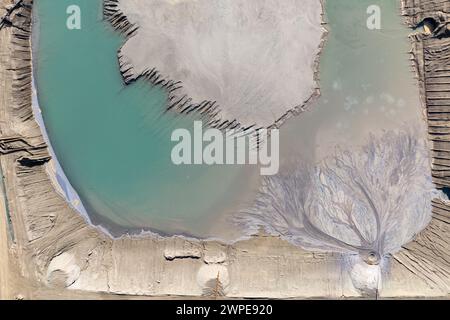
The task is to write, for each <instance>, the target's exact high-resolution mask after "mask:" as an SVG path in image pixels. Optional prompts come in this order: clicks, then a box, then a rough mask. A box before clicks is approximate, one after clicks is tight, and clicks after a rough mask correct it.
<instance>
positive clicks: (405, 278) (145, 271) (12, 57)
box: [0, 0, 450, 299]
mask: <svg viewBox="0 0 450 320" xmlns="http://www.w3.org/2000/svg"><path fill="white" fill-rule="evenodd" d="M8 2H9V0H8V1H7V0H0V7H2V6H3V5H4V4H5V3H8ZM23 3H24V4H25V5H31V1H30V0H24V1H23ZM18 13H20V15H17V16H16V17H15V18H14V23H16V24H18V25H20V26H21V27H22V28H23V29H24V30H25V31H21V30H20V29H17V28H9V27H7V28H2V29H1V30H0V32H1V36H0V42H1V44H0V57H1V60H0V61H1V64H0V92H2V93H4V95H3V96H2V98H1V99H0V115H1V117H2V118H1V120H2V121H1V122H0V133H1V136H0V143H1V144H0V146H1V156H0V161H1V164H2V168H3V173H4V175H5V183H6V193H7V198H8V199H9V207H10V208H11V218H12V225H13V229H14V234H15V240H14V242H13V243H7V245H5V240H4V237H1V238H0V241H2V244H1V245H0V264H1V268H0V282H1V284H2V285H3V288H4V287H5V286H6V287H7V291H6V292H5V291H2V298H5V296H6V297H7V298H14V297H16V298H20V297H23V298H27V299H29V298H35V299H39V298H130V296H117V294H127V295H144V296H146V297H148V296H165V295H176V296H186V295H189V296H199V295H201V294H202V293H203V290H204V288H205V283H206V282H208V280H211V279H215V278H216V277H217V272H218V271H219V272H220V274H221V276H220V277H221V281H222V282H223V284H224V286H225V293H226V295H227V297H230V298H231V297H272V298H277V297H296V298H307V297H334V298H348V297H359V296H360V295H361V293H360V292H359V291H358V290H356V289H355V288H354V287H353V284H352V281H351V278H350V275H349V270H348V269H347V268H346V265H345V264H344V263H343V261H342V257H341V256H339V255H333V254H324V253H315V252H307V251H304V250H302V249H299V248H297V247H294V246H292V245H290V244H288V243H287V242H285V241H282V240H281V239H279V238H277V237H272V236H267V235H264V234H259V235H257V236H254V237H252V238H251V239H248V240H243V241H239V242H237V243H235V244H233V245H226V244H221V243H218V242H212V241H191V240H187V239H183V238H179V237H172V238H155V237H142V238H136V237H135V238H131V237H123V238H121V239H111V238H109V237H108V236H106V235H105V234H103V233H102V232H101V231H99V230H97V229H95V228H93V227H92V226H90V225H88V224H87V223H86V222H85V221H84V220H83V218H82V217H81V216H80V215H79V214H78V213H77V212H76V211H75V210H73V209H72V208H71V207H69V206H68V204H67V203H66V202H65V201H64V199H63V197H61V196H60V195H59V194H58V193H57V192H56V191H55V188H54V187H53V185H52V182H51V179H50V178H49V176H48V174H49V173H51V170H47V168H46V166H47V163H48V161H49V159H48V151H47V149H46V148H42V136H41V135H40V131H39V128H38V127H37V125H36V122H35V121H34V120H33V117H32V113H31V72H30V71H31V69H30V67H31V65H30V59H29V58H30V43H29V40H30V39H29V35H30V34H29V32H28V31H27V30H29V23H30V21H29V18H30V14H31V12H30V11H29V9H27V8H26V7H22V8H20V9H19V10H18ZM14 50H20V53H19V52H17V51H15V52H14ZM5 79H6V80H7V81H5ZM11 79H14V81H10V80H11ZM13 83H14V85H15V86H14V88H16V89H17V88H18V89H19V90H14V89H13ZM11 137H16V138H15V139H11ZM24 160H26V161H24ZM434 207H435V213H434V217H433V221H432V223H431V224H430V226H429V227H428V228H427V229H426V230H425V231H424V232H423V233H421V235H420V236H419V237H418V238H417V240H416V241H414V242H413V243H411V244H408V245H407V246H405V250H402V251H400V252H399V253H398V254H396V255H395V256H394V257H393V259H390V260H389V264H390V266H389V269H388V270H389V272H388V273H387V274H385V275H384V277H383V281H382V287H381V288H380V291H379V293H378V294H379V296H381V297H417V296H427V297H445V296H447V295H448V292H449V284H448V281H449V277H448V275H449V270H448V241H449V235H450V230H449V223H448V219H449V212H450V211H449V209H448V208H449V207H450V206H449V205H448V204H447V203H443V202H436V203H434ZM0 214H1V218H0V221H1V223H0V228H1V229H0V234H2V235H4V234H6V232H7V230H6V223H5V221H6V220H5V217H6V213H5V212H4V210H2V212H0ZM6 256H8V257H9V259H5V257H6ZM8 260H9V263H14V264H15V265H16V267H14V268H8V267H5V265H6V264H7V263H8ZM5 273H6V275H5ZM5 277H7V278H8V279H9V280H11V281H5ZM67 288H68V289H67ZM2 290H4V289H2Z"/></svg>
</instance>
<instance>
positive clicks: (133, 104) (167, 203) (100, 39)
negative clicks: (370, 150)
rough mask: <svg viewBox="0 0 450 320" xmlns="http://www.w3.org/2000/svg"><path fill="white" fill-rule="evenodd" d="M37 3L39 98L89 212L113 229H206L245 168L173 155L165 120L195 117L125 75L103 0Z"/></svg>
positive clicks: (245, 178)
mask: <svg viewBox="0 0 450 320" xmlns="http://www.w3.org/2000/svg"><path fill="white" fill-rule="evenodd" d="M35 3H36V8H35V9H37V14H38V18H39V43H38V47H37V52H35V55H37V59H36V60H35V61H36V66H35V67H36V69H35V70H36V80H37V86H38V88H39V91H38V92H39V104H40V107H41V109H42V113H43V118H44V121H45V125H46V127H47V131H48V134H49V137H50V140H51V143H52V146H53V148H54V150H55V153H56V155H57V158H58V160H59V162H60V163H61V165H62V168H63V169H64V171H65V173H66V175H67V177H68V179H69V181H70V182H71V184H72V185H73V187H74V188H75V190H76V191H77V192H78V194H79V195H80V197H81V199H82V201H83V204H84V206H85V207H86V209H87V211H88V212H89V214H90V216H91V218H92V220H93V222H94V223H100V224H102V225H104V226H106V227H107V228H109V229H110V230H112V231H113V232H114V231H116V232H118V231H119V229H118V228H117V227H118V226H122V227H124V228H126V229H140V228H147V229H152V230H160V231H162V232H179V233H191V234H194V235H199V236H208V235H209V232H210V230H209V229H210V225H211V223H210V220H211V219H214V218H215V217H217V215H218V214H220V213H222V212H223V211H227V210H233V207H234V206H233V205H230V204H233V203H236V204H238V203H239V201H240V200H241V199H242V190H244V189H248V188H249V183H251V182H252V178H251V176H252V174H251V171H252V170H250V169H249V168H243V167H231V166H227V167H214V166H213V167H207V166H179V167H177V166H175V165H173V164H172V162H171V159H170V154H171V149H172V147H173V145H174V143H172V142H171V140H170V135H171V133H172V130H173V129H175V128H189V129H190V128H192V126H193V120H194V118H192V117H180V116H177V115H175V114H172V113H166V114H163V110H164V109H165V105H166V96H165V94H164V92H163V91H162V90H160V89H158V88H151V87H150V85H149V84H148V83H144V82H138V83H135V84H133V85H131V86H128V87H125V86H124V85H123V83H122V79H121V76H120V73H119V68H118V62H117V53H116V52H117V50H118V48H119V47H120V45H121V43H122V41H123V39H122V38H121V37H120V36H119V35H118V34H117V33H115V32H114V31H113V30H112V28H111V27H110V26H109V24H108V23H107V22H104V21H102V17H101V12H102V7H101V0H58V1H54V0H39V1H36V2H35ZM73 4H76V5H79V6H80V8H81V13H82V25H81V27H82V28H81V30H68V29H67V28H66V18H67V15H66V8H67V7H68V6H69V5H73ZM122 229H123V228H122Z"/></svg>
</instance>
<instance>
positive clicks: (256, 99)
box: [118, 0, 325, 127]
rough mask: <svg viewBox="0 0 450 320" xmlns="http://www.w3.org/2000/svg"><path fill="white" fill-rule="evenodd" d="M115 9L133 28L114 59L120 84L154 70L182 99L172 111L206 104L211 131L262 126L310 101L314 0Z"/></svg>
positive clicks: (158, 2)
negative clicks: (118, 65) (171, 83)
mask: <svg viewBox="0 0 450 320" xmlns="http://www.w3.org/2000/svg"><path fill="white" fill-rule="evenodd" d="M118 10H119V12H120V11H121V12H122V13H123V15H125V16H126V17H127V19H128V20H129V22H130V23H131V24H134V25H136V26H137V27H138V29H137V32H135V33H134V35H133V36H131V37H129V38H128V41H127V42H126V43H125V44H124V46H123V47H122V49H121V51H120V53H119V56H120V58H121V63H122V71H123V72H124V71H126V73H127V74H126V76H125V77H127V76H128V77H130V76H131V77H133V76H134V77H136V76H139V75H141V74H142V73H144V72H145V71H146V70H155V71H157V72H158V73H159V75H160V76H161V77H162V79H164V80H165V81H167V82H168V81H174V82H177V81H180V83H179V84H181V85H182V87H181V86H178V85H177V86H173V87H171V89H173V88H176V90H174V91H171V92H170V96H171V97H172V98H173V99H172V100H171V102H176V101H178V100H179V99H180V98H183V97H184V99H183V100H182V101H180V103H179V104H178V105H177V106H176V108H174V109H178V111H181V112H186V111H188V110H190V111H192V110H193V109H195V108H197V109H201V108H202V106H203V107H204V105H202V103H205V102H207V101H210V102H215V104H214V106H213V108H212V110H210V111H211V112H206V113H207V114H209V115H212V117H210V118H211V119H213V120H210V121H216V122H215V123H214V125H215V126H220V125H221V124H223V123H224V122H225V121H228V122H225V125H226V124H229V125H233V124H237V123H239V124H240V125H242V126H244V127H247V126H250V125H253V124H256V125H257V126H260V127H268V126H270V125H272V124H274V123H276V122H277V121H278V120H280V122H281V121H282V120H283V119H284V118H285V117H286V116H287V115H288V114H289V111H292V110H297V111H298V110H300V109H301V108H302V107H303V106H304V105H305V103H306V102H307V101H308V100H309V99H310V98H311V97H312V96H314V95H315V94H317V90H318V89H317V87H318V85H317V83H316V80H315V69H316V59H317V56H318V54H319V52H320V48H321V43H322V39H323V35H324V33H325V29H324V28H323V27H322V25H321V23H322V4H321V1H320V0H302V1H298V0H285V1H283V5H280V2H279V1H278V0H265V1H261V0H231V1H223V0H196V1H194V0H151V1H148V0H134V1H119V3H118ZM119 28H120V26H119ZM129 67H132V69H131V70H130V69H129ZM158 80H160V79H158ZM156 82H157V81H156ZM189 98H191V99H192V100H189ZM189 106H191V107H192V108H188V107H189ZM206 109H207V107H205V108H203V109H201V111H204V110H206ZM234 120H236V121H235V122H233V121H234ZM230 123H231V124H230Z"/></svg>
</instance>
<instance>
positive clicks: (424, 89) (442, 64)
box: [394, 0, 450, 295]
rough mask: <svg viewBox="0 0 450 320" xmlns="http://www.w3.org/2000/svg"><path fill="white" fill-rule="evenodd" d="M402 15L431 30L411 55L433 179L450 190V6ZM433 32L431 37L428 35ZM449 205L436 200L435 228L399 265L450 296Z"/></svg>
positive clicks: (409, 2) (411, 0) (416, 2)
mask: <svg viewBox="0 0 450 320" xmlns="http://www.w3.org/2000/svg"><path fill="white" fill-rule="evenodd" d="M402 14H403V16H405V18H406V21H407V24H408V25H409V26H410V27H411V28H417V27H418V26H420V25H427V26H428V30H425V32H424V33H415V34H413V35H411V36H410V39H411V42H412V45H413V48H412V56H413V63H414V66H415V70H416V73H417V79H418V82H419V88H420V95H421V99H422V103H423V105H424V106H425V112H426V118H427V123H428V137H429V140H430V146H431V156H432V163H431V169H432V179H433V182H434V183H435V184H436V186H437V187H438V188H441V189H444V188H448V187H450V27H449V26H450V2H449V1H447V0H427V1H424V0H402ZM427 31H428V32H427ZM449 223H450V202H449V201H445V200H440V199H435V200H433V218H432V221H431V223H430V225H429V226H428V227H427V229H426V230H424V231H423V232H422V233H421V234H420V235H419V236H418V237H417V239H415V240H414V241H413V242H412V243H410V244H408V245H405V246H404V250H402V251H400V252H398V253H397V254H395V255H394V260H395V261H397V262H398V263H400V264H401V265H402V266H403V267H405V268H406V269H408V270H409V271H410V272H412V273H413V274H415V275H417V276H419V277H420V278H422V279H423V281H425V282H426V283H429V285H430V286H436V287H439V288H442V290H444V291H445V292H446V293H447V295H448V294H449V292H450V261H449V259H450V247H449V245H450V228H449Z"/></svg>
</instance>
